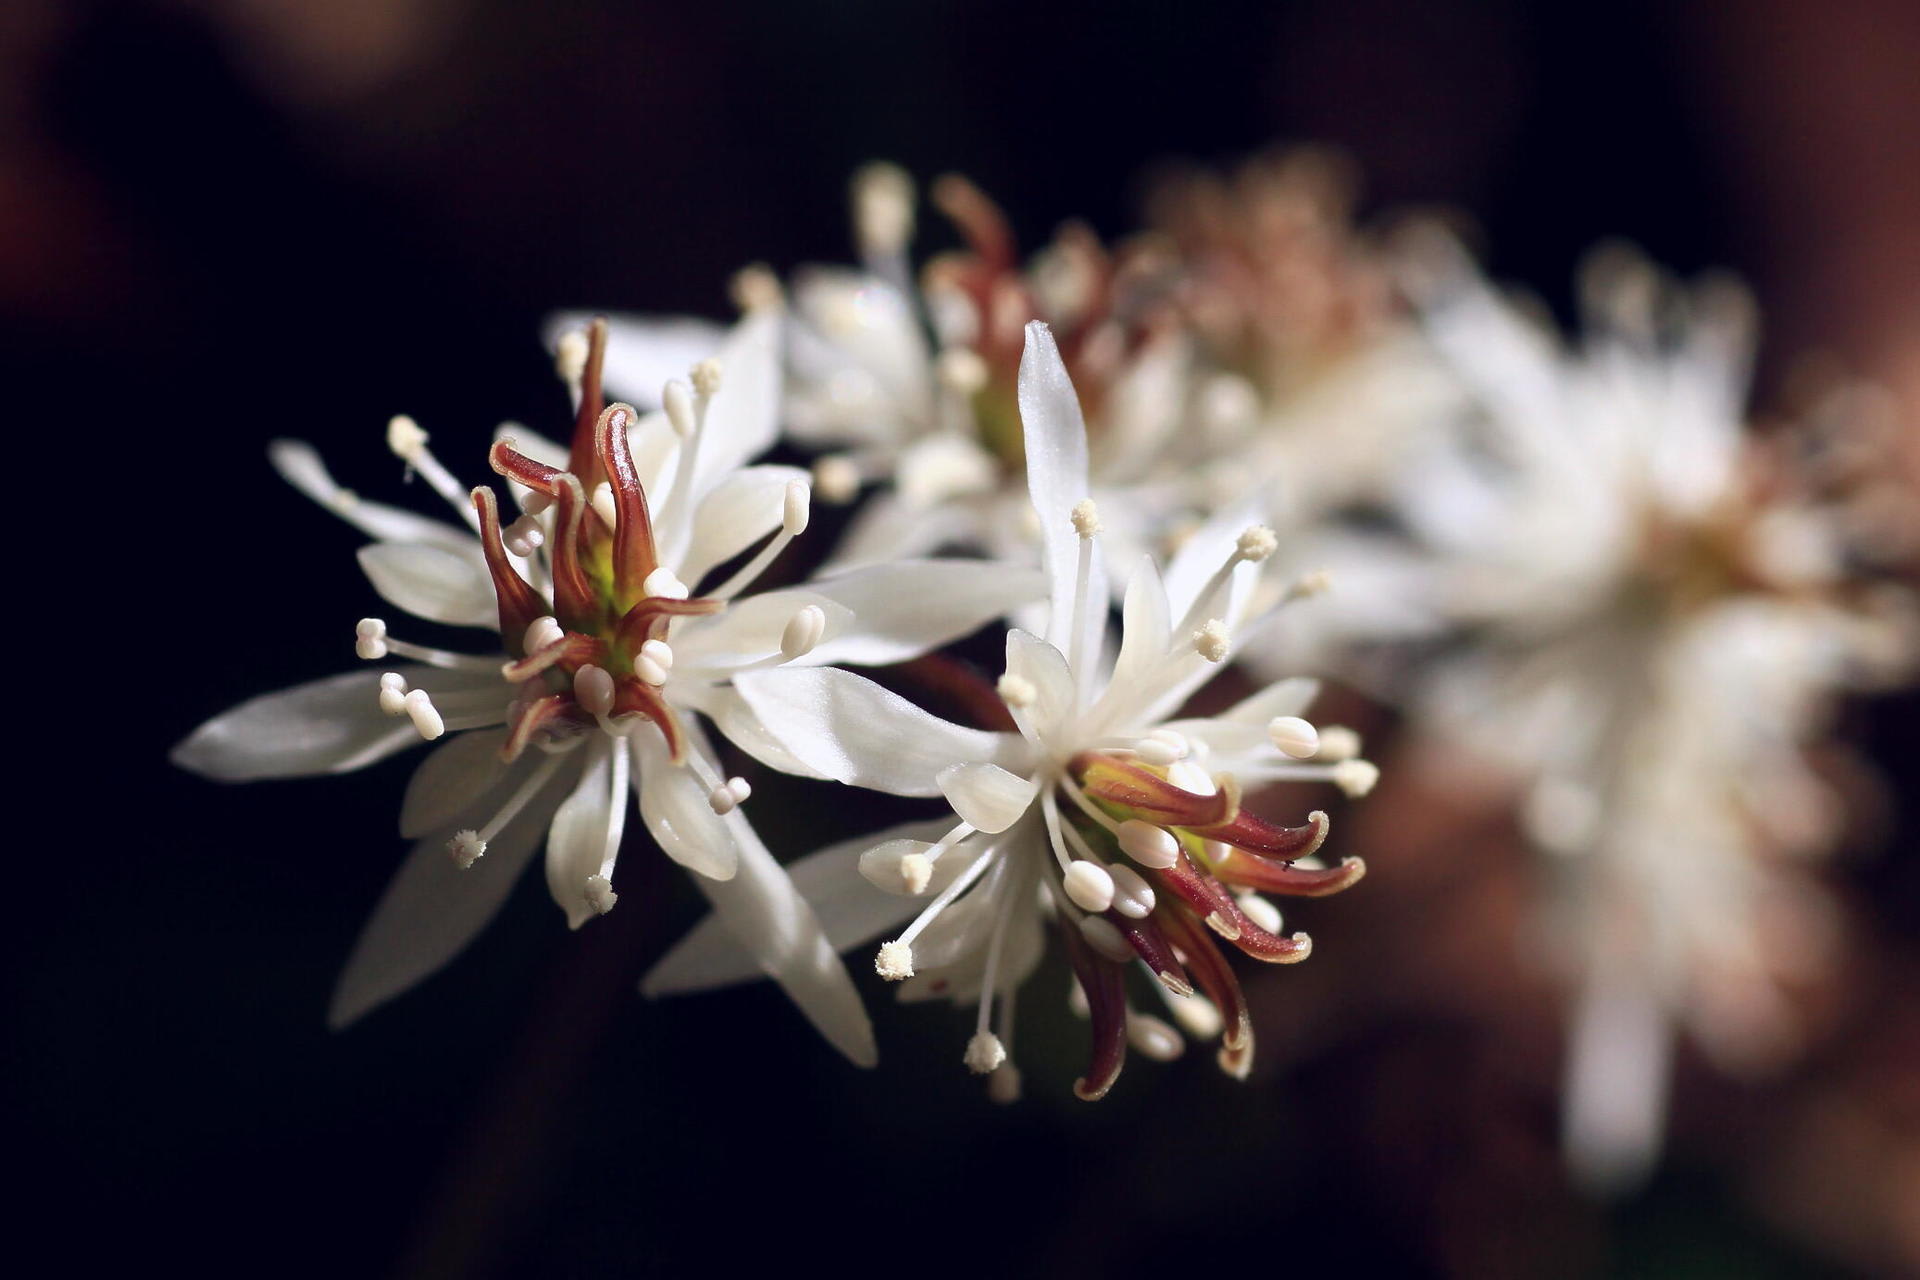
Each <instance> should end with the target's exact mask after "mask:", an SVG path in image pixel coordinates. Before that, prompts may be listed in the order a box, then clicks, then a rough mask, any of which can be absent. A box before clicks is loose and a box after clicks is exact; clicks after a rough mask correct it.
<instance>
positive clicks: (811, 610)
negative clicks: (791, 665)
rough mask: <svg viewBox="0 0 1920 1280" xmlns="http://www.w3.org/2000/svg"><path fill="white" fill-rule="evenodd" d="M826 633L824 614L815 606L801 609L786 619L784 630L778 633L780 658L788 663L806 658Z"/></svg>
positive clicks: (825, 616)
mask: <svg viewBox="0 0 1920 1280" xmlns="http://www.w3.org/2000/svg"><path fill="white" fill-rule="evenodd" d="M826 633H827V615H826V612H825V611H824V610H823V609H821V608H820V606H819V605H817V604H810V605H806V606H804V607H802V608H801V609H800V610H799V611H798V612H796V613H795V614H794V615H793V617H791V618H789V619H787V625H786V629H785V630H783V631H782V632H781V633H780V653H781V656H782V657H784V658H786V659H787V661H789V662H791V661H793V660H794V659H795V658H800V657H804V656H806V655H807V654H809V653H811V652H813V649H814V647H815V646H816V645H818V644H819V643H820V640H821V638H822V637H823V636H825V635H826Z"/></svg>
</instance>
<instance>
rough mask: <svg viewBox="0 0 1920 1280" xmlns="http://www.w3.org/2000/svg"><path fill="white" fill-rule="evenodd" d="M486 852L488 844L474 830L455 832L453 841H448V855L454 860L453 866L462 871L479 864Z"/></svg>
mask: <svg viewBox="0 0 1920 1280" xmlns="http://www.w3.org/2000/svg"><path fill="white" fill-rule="evenodd" d="M486 851H487V842H486V841H485V840H482V839H481V838H480V833H479V832H478V831H475V830H473V829H472V828H468V829H467V830H465V831H456V832H454V833H453V839H451V840H449V841H447V853H448V855H449V856H451V857H452V858H453V865H454V866H456V867H458V868H460V869H461V870H462V871H465V870H466V869H467V868H468V867H471V866H472V865H473V864H474V863H476V862H478V861H479V860H480V855H481V854H483V853H485V852H486Z"/></svg>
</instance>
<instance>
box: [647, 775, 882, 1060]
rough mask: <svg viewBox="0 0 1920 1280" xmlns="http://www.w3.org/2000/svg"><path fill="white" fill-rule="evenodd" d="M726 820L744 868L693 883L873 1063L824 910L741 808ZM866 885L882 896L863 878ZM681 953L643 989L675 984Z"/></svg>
mask: <svg viewBox="0 0 1920 1280" xmlns="http://www.w3.org/2000/svg"><path fill="white" fill-rule="evenodd" d="M725 822H726V825H727V826H728V827H729V828H730V829H731V833H732V840H733V843H734V845H735V847H737V848H738V849H739V864H738V865H739V874H737V875H735V876H734V877H733V878H732V879H730V880H710V879H706V878H704V877H700V876H696V877H694V883H695V884H696V885H698V886H699V888H700V891H701V892H702V893H704V894H706V895H707V901H709V902H711V903H712V904H713V910H714V915H715V916H717V917H718V918H719V920H720V921H721V923H722V924H723V925H724V926H725V928H726V930H727V932H729V933H731V934H732V935H733V937H734V939H735V940H736V944H737V945H739V946H741V947H744V948H745V949H746V950H747V951H748V952H749V953H750V954H751V955H752V957H753V959H754V960H755V961H756V962H757V963H758V965H759V966H760V969H761V971H762V972H764V973H766V974H767V975H768V976H769V977H771V978H772V979H773V980H774V981H775V982H777V983H779V984H780V987H781V989H782V990H783V991H785V992H786V993H787V995H788V997H789V998H791V999H792V1000H793V1002H794V1003H795V1004H797V1005H799V1006H800V1011H801V1012H802V1013H804V1014H805V1015H806V1016H807V1020H808V1021H809V1022H811V1023H812V1024H813V1025H814V1027H815V1029H817V1030H818V1031H819V1032H820V1034H821V1035H823V1036H825V1037H826V1038H827V1040H828V1042H829V1043H831V1044H832V1045H833V1046H834V1047H835V1048H836V1049H838V1050H840V1052H842V1053H844V1054H846V1055H847V1057H848V1058H849V1059H850V1060H851V1061H852V1062H853V1063H854V1064H855V1065H856V1066H862V1067H871V1066H873V1065H874V1063H876V1062H877V1061H879V1057H880V1055H879V1051H878V1050H877V1049H876V1048H875V1047H874V1043H873V1025H872V1024H871V1023H870V1022H869V1021H868V1020H867V1011H866V1008H865V1006H863V1005H862V1004H861V1002H860V993H859V992H858V991H857V990H855V989H854V985H853V979H852V978H850V977H849V976H848V975H847V968H846V966H845V965H844V964H842V963H841V962H840V957H839V955H838V954H837V952H836V949H835V947H834V944H833V941H832V940H831V938H830V937H829V936H828V934H827V932H826V930H825V928H824V927H823V925H822V923H821V920H820V917H819V916H818V915H816V914H815V912H814V910H813V908H812V907H811V906H809V905H808V904H807V900H806V899H805V898H804V897H802V896H801V895H800V893H799V892H798V890H797V889H796V886H795V885H794V882H793V881H792V880H791V879H790V878H789V877H788V875H787V873H786V871H785V870H783V869H782V868H781V866H780V864H779V863H777V862H775V861H774V859H773V855H772V854H770V853H768V852H767V848H766V846H765V845H763V844H761V843H760V838H759V837H758V836H757V835H755V834H754V831H753V828H752V827H751V826H749V825H748V823H747V820H746V816H745V815H744V814H743V813H741V812H740V811H739V810H737V809H736V810H735V811H734V812H732V813H730V814H728V815H727V817H726V819H725ZM861 891H862V892H863V893H866V894H868V895H870V896H872V897H875V898H881V897H882V895H880V894H877V893H874V892H873V890H872V889H870V888H868V887H866V886H865V885H862V886H861ZM882 900H883V901H884V898H883V899H882ZM881 927H882V928H884V927H885V925H884V924H883V925H882V926H881ZM688 941H689V942H691V941H692V939H691V938H689V939H688ZM682 945H683V946H684V945H686V944H685V943H683V944H682ZM677 954H678V951H677V950H676V952H675V953H674V955H669V956H668V957H667V960H665V961H662V962H661V964H660V965H659V966H657V967H656V968H655V969H654V971H653V972H652V973H650V974H648V975H647V977H646V979H645V980H644V981H643V983H642V986H641V990H643V991H645V992H647V993H648V994H651V995H658V994H661V993H662V992H663V991H665V990H668V989H670V988H669V987H667V986H666V985H665V984H664V983H663V982H662V981H661V978H662V973H663V971H664V972H666V973H667V975H668V976H669V977H670V976H671V972H672V971H671V969H670V968H669V964H670V963H671V962H672V961H673V960H674V956H675V955H677ZM716 985H717V984H716Z"/></svg>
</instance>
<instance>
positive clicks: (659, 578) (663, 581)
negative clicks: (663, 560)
mask: <svg viewBox="0 0 1920 1280" xmlns="http://www.w3.org/2000/svg"><path fill="white" fill-rule="evenodd" d="M640 590H641V591H643V592H645V593H646V594H647V595H650V596H659V597H661V598H663V599H666V600H685V599H686V598H687V584H686V583H684V582H682V581H680V579H679V577H678V576H677V575H676V574H675V573H674V571H673V570H671V569H669V568H667V566H665V565H661V566H660V567H659V568H657V569H655V570H654V571H653V572H652V573H650V574H648V575H647V577H646V581H644V582H642V583H641V584H640Z"/></svg>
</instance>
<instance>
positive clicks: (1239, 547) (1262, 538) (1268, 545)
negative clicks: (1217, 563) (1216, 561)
mask: <svg viewBox="0 0 1920 1280" xmlns="http://www.w3.org/2000/svg"><path fill="white" fill-rule="evenodd" d="M1279 546H1280V539H1279V538H1277V537H1275V536H1274V532H1273V530H1271V529H1269V528H1267V526H1265V525H1263V524H1256V525H1250V526H1248V527H1247V528H1246V529H1244V530H1242V531H1241V533H1240V540H1239V541H1238V542H1236V543H1235V544H1234V554H1235V555H1237V556H1239V557H1240V558H1241V559H1242V560H1248V561H1251V562H1253V563H1254V564H1259V563H1260V562H1261V561H1262V560H1265V559H1266V558H1267V557H1268V556H1270V555H1272V554H1273V553H1274V551H1275V550H1276V549H1277V548H1278V547H1279Z"/></svg>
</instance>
